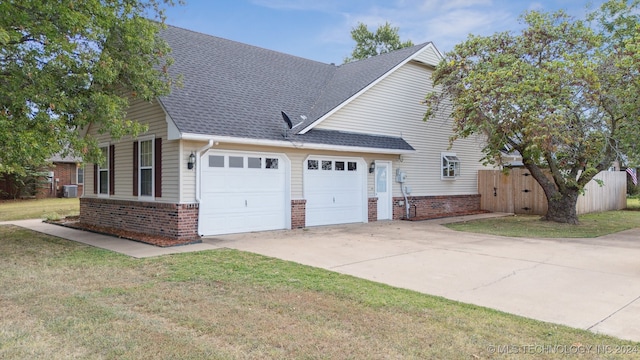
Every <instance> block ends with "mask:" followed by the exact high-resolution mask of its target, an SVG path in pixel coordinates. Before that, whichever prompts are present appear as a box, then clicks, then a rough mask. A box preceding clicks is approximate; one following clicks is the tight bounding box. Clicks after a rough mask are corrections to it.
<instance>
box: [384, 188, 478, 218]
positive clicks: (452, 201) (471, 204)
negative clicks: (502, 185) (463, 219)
mask: <svg viewBox="0 0 640 360" xmlns="http://www.w3.org/2000/svg"><path fill="white" fill-rule="evenodd" d="M408 200H409V217H410V218H413V219H431V218H437V217H447V216H455V215H462V214H473V213H479V212H481V210H480V195H479V194H475V195H443V196H409V197H408ZM404 201H405V200H404V198H403V197H395V198H393V219H394V220H400V219H405V218H406V207H405V205H400V204H401V203H404Z"/></svg>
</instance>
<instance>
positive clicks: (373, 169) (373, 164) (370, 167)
mask: <svg viewBox="0 0 640 360" xmlns="http://www.w3.org/2000/svg"><path fill="white" fill-rule="evenodd" d="M374 171H376V162H375V161H372V162H371V165H369V174H373V172H374Z"/></svg>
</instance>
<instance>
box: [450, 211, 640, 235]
mask: <svg viewBox="0 0 640 360" xmlns="http://www.w3.org/2000/svg"><path fill="white" fill-rule="evenodd" d="M579 220H580V224H579V225H569V224H560V223H555V222H549V221H542V220H540V216H539V215H512V216H505V217H499V218H492V219H483V220H474V221H465V222H458V223H451V224H447V225H445V226H446V227H448V228H450V229H454V230H458V231H467V232H475V233H482V234H492V235H501V236H515V237H531V238H592V237H598V236H602V235H607V234H613V233H616V232H619V231H623V230H628V229H633V228H636V227H640V211H629V210H620V211H606V212H601V213H592V214H586V215H582V216H580V217H579Z"/></svg>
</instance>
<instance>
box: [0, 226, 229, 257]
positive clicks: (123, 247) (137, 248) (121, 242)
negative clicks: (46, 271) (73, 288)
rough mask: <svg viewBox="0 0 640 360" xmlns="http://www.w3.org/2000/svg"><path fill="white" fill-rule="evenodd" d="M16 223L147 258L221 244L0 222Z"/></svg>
mask: <svg viewBox="0 0 640 360" xmlns="http://www.w3.org/2000/svg"><path fill="white" fill-rule="evenodd" d="M3 224H4V225H6V224H11V225H16V226H20V227H23V228H26V229H30V230H33V231H37V232H40V233H43V234H47V235H52V236H57V237H59V238H63V239H68V240H73V241H77V242H79V243H83V244H87V245H91V246H95V247H97V248H101V249H106V250H111V251H113V252H117V253H120V254H124V255H128V256H131V257H134V258H148V257H154V256H161V255H169V254H178V253H186V252H194V251H202V250H212V249H218V248H220V247H221V246H218V245H215V244H211V243H204V242H203V243H199V244H190V245H183V246H173V247H166V248H163V247H158V246H154V245H149V244H145V243H142V242H137V241H132V240H128V239H121V238H117V237H114V236H109V235H102V234H97V233H93V232H89V231H82V230H77V229H72V228H69V227H66V226H60V225H53V224H48V223H45V222H43V221H42V220H40V219H34V220H15V221H5V222H0V225H3Z"/></svg>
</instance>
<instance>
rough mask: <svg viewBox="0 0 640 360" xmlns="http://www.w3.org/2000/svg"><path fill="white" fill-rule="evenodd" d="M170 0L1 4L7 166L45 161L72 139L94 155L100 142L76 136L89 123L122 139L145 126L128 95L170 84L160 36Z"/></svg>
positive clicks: (2, 149)
mask: <svg viewBox="0 0 640 360" xmlns="http://www.w3.org/2000/svg"><path fill="white" fill-rule="evenodd" d="M163 5H173V0H132V1H123V0H110V1H101V0H85V1H68V0H66V1H40V0H19V1H18V0H9V1H2V2H0V13H2V14H3V15H2V17H0V46H1V51H0V129H1V130H0V172H2V173H13V172H21V171H22V169H24V167H25V165H27V164H29V165H32V166H37V165H41V164H44V163H45V161H46V159H47V158H49V157H51V156H52V155H53V154H56V153H60V152H63V153H64V152H65V149H66V148H67V145H70V147H69V149H71V151H72V152H74V153H75V154H76V155H79V156H82V157H84V158H85V159H86V160H88V161H92V160H95V159H96V158H97V155H98V150H97V149H96V146H95V141H94V140H92V139H91V138H81V137H80V136H78V135H79V132H80V130H81V129H82V128H83V127H86V126H88V125H89V124H90V123H96V124H99V125H100V126H101V127H102V128H103V129H104V131H106V132H108V133H110V134H112V135H113V136H114V137H120V136H123V135H127V134H136V133H138V132H140V131H141V130H143V127H142V126H141V125H140V124H138V123H136V122H133V121H127V120H125V114H126V113H125V109H126V107H127V105H128V101H129V99H130V98H140V99H143V100H151V99H154V98H155V97H156V96H158V95H163V94H167V93H168V92H169V89H170V86H171V83H172V79H171V78H170V77H169V76H168V74H167V72H166V70H167V66H169V65H170V63H171V61H170V59H169V58H168V57H167V54H168V53H169V50H170V49H169V48H168V45H167V44H166V43H165V42H163V41H162V40H161V39H159V38H158V36H157V32H158V30H159V29H160V28H161V26H162V23H163V21H164V15H163V9H162V8H161V7H162V6H163ZM149 15H151V16H154V17H155V20H156V21H151V20H148V19H147V18H146V16H149ZM63 155H66V154H63Z"/></svg>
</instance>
